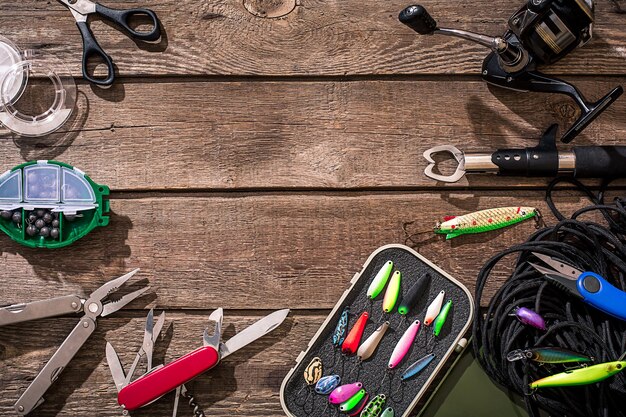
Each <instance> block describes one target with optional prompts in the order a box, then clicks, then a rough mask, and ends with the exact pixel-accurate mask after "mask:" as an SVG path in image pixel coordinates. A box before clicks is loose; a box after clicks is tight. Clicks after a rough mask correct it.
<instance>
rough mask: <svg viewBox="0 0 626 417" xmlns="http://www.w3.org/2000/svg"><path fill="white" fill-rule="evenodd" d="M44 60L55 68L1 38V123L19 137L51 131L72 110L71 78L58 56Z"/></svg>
mask: <svg viewBox="0 0 626 417" xmlns="http://www.w3.org/2000/svg"><path fill="white" fill-rule="evenodd" d="M45 61H46V62H52V63H53V64H54V68H55V69H54V70H52V69H51V68H50V67H49V66H48V65H47V63H44V60H43V59H41V55H39V54H37V53H36V52H35V51H31V50H28V51H24V52H22V51H20V50H19V48H18V47H17V46H15V45H14V44H13V43H12V42H11V41H9V40H8V39H6V38H3V37H0V124H2V125H3V126H4V127H6V128H7V129H9V130H11V131H12V132H14V133H16V134H18V135H20V136H27V137H34V136H45V135H47V134H50V133H53V132H55V131H56V130H58V129H59V128H60V127H61V126H63V124H64V123H65V122H66V121H67V120H68V119H69V117H70V116H71V114H72V111H73V110H74V106H75V104H76V84H75V83H74V78H73V77H72V75H71V73H70V72H69V70H68V69H67V68H66V67H65V65H63V63H62V62H60V61H59V60H58V59H56V58H54V57H50V56H47V57H46V60H45ZM46 101H47V102H49V103H51V104H50V105H48V104H45V103H46Z"/></svg>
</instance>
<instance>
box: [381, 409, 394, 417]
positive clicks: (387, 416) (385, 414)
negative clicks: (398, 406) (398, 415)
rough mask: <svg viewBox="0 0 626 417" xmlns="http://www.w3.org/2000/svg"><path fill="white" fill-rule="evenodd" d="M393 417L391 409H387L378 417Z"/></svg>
mask: <svg viewBox="0 0 626 417" xmlns="http://www.w3.org/2000/svg"><path fill="white" fill-rule="evenodd" d="M394 415H395V413H394V412H393V408H391V407H387V408H386V409H385V411H383V413H382V414H381V415H380V417H394Z"/></svg>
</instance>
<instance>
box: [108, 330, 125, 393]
mask: <svg viewBox="0 0 626 417" xmlns="http://www.w3.org/2000/svg"><path fill="white" fill-rule="evenodd" d="M106 354H107V364H108V365H109V370H110V371H111V376H112V377H113V382H114V383H115V388H117V392H119V391H120V390H121V389H122V388H124V387H125V386H126V384H127V382H126V376H125V375H124V368H123V367H122V363H121V362H120V358H119V357H118V356H117V352H116V351H115V349H114V348H113V345H112V344H110V343H109V342H107V349H106Z"/></svg>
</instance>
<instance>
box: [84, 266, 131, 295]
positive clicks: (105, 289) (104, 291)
mask: <svg viewBox="0 0 626 417" xmlns="http://www.w3.org/2000/svg"><path fill="white" fill-rule="evenodd" d="M137 272H139V268H137V269H135V270H134V271H130V272H129V273H128V274H126V275H122V276H121V277H119V278H116V279H113V280H111V281H109V282H107V283H106V284H104V285H103V286H101V287H100V288H98V289H97V290H95V291H94V292H92V293H91V295H90V296H89V298H90V299H92V300H98V301H102V300H104V298H105V297H106V296H107V295H109V294H111V293H112V292H113V291H115V290H117V289H118V288H119V287H121V286H122V285H124V283H125V282H126V281H128V280H129V279H130V277H132V276H133V275H135V274H136V273H137Z"/></svg>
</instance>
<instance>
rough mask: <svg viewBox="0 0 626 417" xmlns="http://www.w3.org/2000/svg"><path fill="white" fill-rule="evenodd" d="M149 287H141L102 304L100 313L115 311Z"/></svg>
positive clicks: (106, 313)
mask: <svg viewBox="0 0 626 417" xmlns="http://www.w3.org/2000/svg"><path fill="white" fill-rule="evenodd" d="M149 289H150V287H145V288H141V289H139V290H137V291H133V292H131V293H130V294H126V295H125V296H123V297H122V298H120V299H119V300H117V301H114V302H111V303H108V304H105V305H104V306H102V313H101V314H100V315H101V316H102V317H104V316H108V315H109V314H113V313H115V312H116V311H117V310H119V309H120V308H122V307H124V306H125V305H126V304H128V303H130V302H131V301H133V300H134V299H135V298H137V297H139V296H140V295H142V294H143V293H144V292H146V291H148V290H149Z"/></svg>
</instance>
